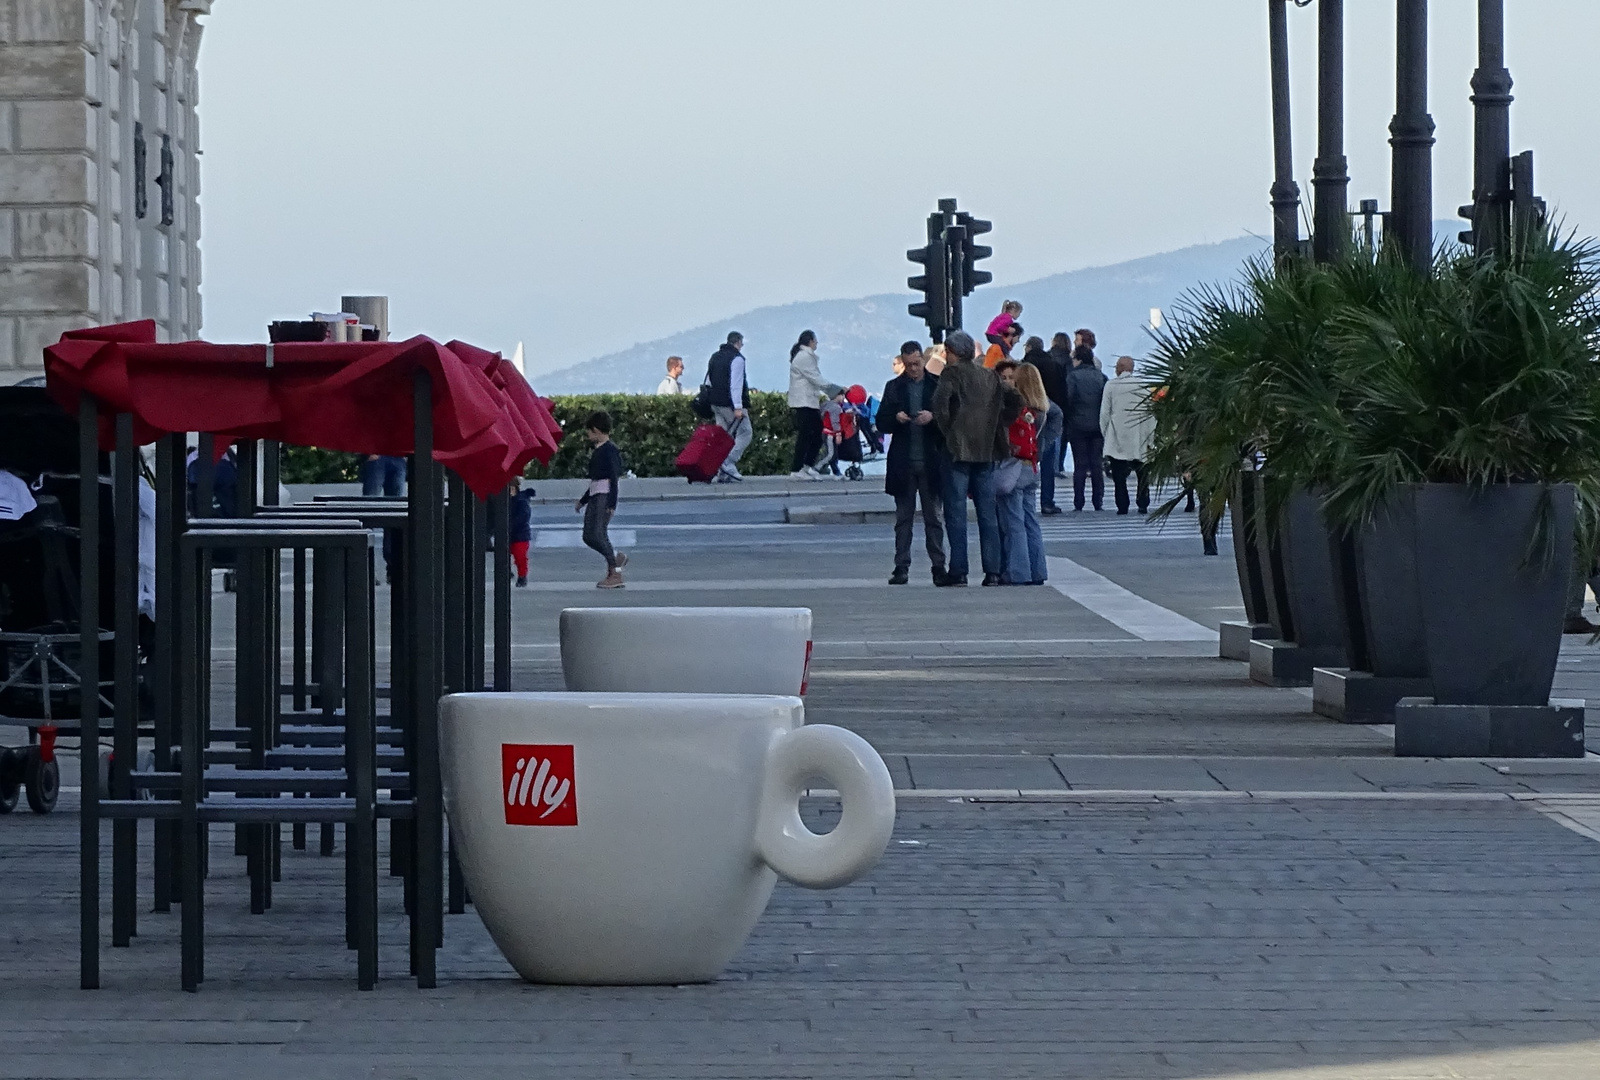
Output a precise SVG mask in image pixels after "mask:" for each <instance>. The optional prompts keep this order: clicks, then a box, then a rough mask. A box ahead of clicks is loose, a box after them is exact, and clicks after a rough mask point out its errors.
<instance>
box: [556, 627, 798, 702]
mask: <svg viewBox="0 0 1600 1080" xmlns="http://www.w3.org/2000/svg"><path fill="white" fill-rule="evenodd" d="M810 662H811V609H810V608H758V607H614V608H567V609H566V610H565V611H563V612H562V613H561V672H562V674H563V675H564V676H565V677H566V681H567V683H566V684H567V689H568V690H572V691H576V692H584V693H628V692H639V693H656V694H803V693H804V692H805V683H806V675H807V669H808V667H809V665H810Z"/></svg>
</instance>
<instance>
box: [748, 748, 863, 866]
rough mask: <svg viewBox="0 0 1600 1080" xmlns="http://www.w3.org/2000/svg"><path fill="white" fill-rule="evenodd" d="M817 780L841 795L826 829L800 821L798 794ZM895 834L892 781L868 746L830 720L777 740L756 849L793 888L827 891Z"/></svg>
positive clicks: (769, 760) (769, 753)
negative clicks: (839, 809)
mask: <svg viewBox="0 0 1600 1080" xmlns="http://www.w3.org/2000/svg"><path fill="white" fill-rule="evenodd" d="M812 779H820V780H822V781H823V782H825V783H826V784H829V785H830V786H832V787H834V788H835V789H837V790H838V792H839V797H840V801H841V803H842V804H843V813H842V814H841V815H840V818H839V825H838V827H837V828H835V829H834V830H833V831H832V832H830V833H825V834H818V833H814V832H812V831H811V830H810V829H809V828H807V827H806V824H805V822H804V821H802V820H800V796H801V795H802V794H803V793H804V792H805V789H806V784H807V782H808V781H810V780H812ZM893 832H894V781H893V780H892V779H891V778H890V776H889V769H888V767H887V766H886V765H884V763H883V759H882V758H881V757H879V756H878V752H877V751H876V750H874V749H873V748H872V744H870V743H868V742H867V740H865V739H863V738H862V737H861V736H859V735H857V734H856V733H855V732H853V731H846V730H845V729H844V728H841V727H834V726H832V725H831V724H807V725H806V726H804V727H798V728H792V729H791V730H789V731H786V732H784V733H783V734H781V735H779V736H778V737H777V738H775V739H774V740H773V742H772V746H771V748H770V749H769V750H768V751H767V781H766V787H765V790H764V791H763V792H762V795H761V816H760V819H759V821H758V822H757V825H756V853H757V854H758V855H760V857H761V858H762V860H763V861H764V862H766V864H767V865H768V866H770V867H772V869H773V870H775V871H777V872H778V873H779V874H781V875H782V876H783V877H785V878H788V879H789V880H790V881H792V882H794V883H795V884H796V885H803V886H805V887H806V888H808V889H832V888H836V887H837V886H840V885H844V884H846V883H847V882H851V881H854V880H855V879H856V878H858V877H860V876H861V875H862V874H864V873H866V872H867V871H868V870H869V869H871V867H872V864H873V863H875V862H877V861H878V857H879V856H880V855H882V854H883V849H884V848H885V847H887V846H888V844H889V836H890V834H892V833H893Z"/></svg>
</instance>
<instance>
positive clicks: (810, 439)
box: [789, 330, 831, 480]
mask: <svg viewBox="0 0 1600 1080" xmlns="http://www.w3.org/2000/svg"><path fill="white" fill-rule="evenodd" d="M830 388H831V384H830V383H829V382H828V381H827V380H826V379H824V378H823V377H822V368H821V366H820V365H819V364H818V363H817V335H816V334H815V333H814V332H812V331H810V330H803V331H801V333H800V339H799V340H798V341H796V342H795V343H794V346H793V347H792V348H790V350H789V413H790V415H791V416H792V417H793V418H794V460H793V464H792V466H791V468H792V471H791V472H790V473H789V477H790V479H792V480H820V479H821V478H822V474H821V473H819V472H817V470H816V469H814V468H813V467H812V466H813V465H815V464H816V460H817V455H818V453H819V452H820V451H821V450H822V410H821V408H820V406H821V404H822V399H823V398H826V397H828V396H830V395H829V393H828V391H829V389H830Z"/></svg>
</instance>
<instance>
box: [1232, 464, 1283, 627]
mask: <svg viewBox="0 0 1600 1080" xmlns="http://www.w3.org/2000/svg"><path fill="white" fill-rule="evenodd" d="M1228 504H1229V506H1228V509H1229V511H1230V512H1231V514H1230V517H1231V525H1230V527H1231V528H1232V530H1233V559H1234V565H1235V567H1236V568H1237V570H1238V572H1239V593H1240V595H1241V596H1243V597H1244V613H1245V618H1246V619H1248V620H1249V621H1250V622H1252V623H1271V622H1272V617H1271V614H1270V612H1269V611H1268V608H1267V587H1266V584H1265V581H1264V573H1265V571H1264V569H1263V567H1264V563H1263V560H1262V550H1263V549H1262V547H1261V546H1260V545H1259V544H1258V542H1257V533H1258V532H1259V528H1258V525H1259V518H1258V516H1257V508H1258V507H1259V506H1260V505H1261V478H1260V476H1259V475H1258V474H1256V473H1254V472H1246V473H1245V474H1244V475H1243V476H1241V477H1240V478H1239V486H1238V487H1236V488H1235V489H1234V491H1233V496H1232V498H1230V499H1229V500H1228Z"/></svg>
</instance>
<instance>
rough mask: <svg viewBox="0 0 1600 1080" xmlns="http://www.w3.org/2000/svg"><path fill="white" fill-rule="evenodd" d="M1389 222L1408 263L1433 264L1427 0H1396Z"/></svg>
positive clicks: (1425, 268)
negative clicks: (1395, 53)
mask: <svg viewBox="0 0 1600 1080" xmlns="http://www.w3.org/2000/svg"><path fill="white" fill-rule="evenodd" d="M1396 30H1397V38H1398V40H1397V43H1396V44H1397V50H1396V52H1397V61H1396V65H1395V68H1396V70H1395V114H1394V119H1393V120H1392V121H1390V123H1389V145H1390V147H1391V148H1392V150H1393V172H1392V174H1391V175H1392V179H1391V185H1390V204H1391V206H1392V208H1393V209H1392V211H1391V214H1390V225H1391V227H1392V228H1393V230H1394V234H1395V240H1396V241H1397V242H1398V243H1399V245H1400V250H1401V252H1402V254H1403V255H1404V256H1405V259H1406V261H1407V262H1408V263H1410V264H1411V266H1412V267H1413V268H1415V269H1416V270H1417V271H1418V272H1419V273H1423V274H1426V273H1428V272H1429V271H1430V269H1431V268H1432V266H1433V117H1431V116H1429V115H1428V0H1398V6H1397V18H1396Z"/></svg>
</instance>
